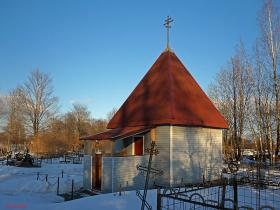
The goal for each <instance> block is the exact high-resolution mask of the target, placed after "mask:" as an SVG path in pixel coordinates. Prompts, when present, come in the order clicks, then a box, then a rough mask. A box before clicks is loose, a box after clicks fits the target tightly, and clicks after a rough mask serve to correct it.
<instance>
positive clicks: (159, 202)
mask: <svg viewBox="0 0 280 210" xmlns="http://www.w3.org/2000/svg"><path fill="white" fill-rule="evenodd" d="M157 210H161V195H160V188H159V187H158V188H157Z"/></svg>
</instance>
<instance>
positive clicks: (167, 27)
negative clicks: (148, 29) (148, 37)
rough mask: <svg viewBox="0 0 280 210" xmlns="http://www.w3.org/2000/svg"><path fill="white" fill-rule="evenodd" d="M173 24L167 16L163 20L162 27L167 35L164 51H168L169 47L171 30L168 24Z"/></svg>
mask: <svg viewBox="0 0 280 210" xmlns="http://www.w3.org/2000/svg"><path fill="white" fill-rule="evenodd" d="M171 22H173V19H172V18H171V17H170V16H167V17H166V19H165V23H164V26H165V28H166V33H167V44H166V50H170V46H169V29H170V28H171V25H170V23H171Z"/></svg>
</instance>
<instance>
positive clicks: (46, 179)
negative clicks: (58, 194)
mask: <svg viewBox="0 0 280 210" xmlns="http://www.w3.org/2000/svg"><path fill="white" fill-rule="evenodd" d="M47 181H48V174H46V182H47Z"/></svg>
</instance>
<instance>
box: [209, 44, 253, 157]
mask: <svg viewBox="0 0 280 210" xmlns="http://www.w3.org/2000/svg"><path fill="white" fill-rule="evenodd" d="M251 74H252V67H251V64H250V62H249V59H248V56H247V54H246V51H245V49H244V46H243V44H242V42H240V44H239V45H238V46H237V48H236V53H235V55H234V56H233V57H232V58H231V59H230V62H229V64H228V66H227V68H225V69H223V70H221V72H220V73H219V74H218V75H217V78H216V82H215V84H212V85H211V86H210V87H209V95H210V97H211V98H212V100H213V102H214V103H215V104H216V106H217V107H218V109H219V110H220V111H221V113H222V114H223V115H224V116H225V118H226V119H227V121H228V123H229V127H230V129H229V132H228V135H229V138H228V139H229V140H230V142H228V143H229V144H230V145H232V147H233V148H232V149H233V153H234V155H235V158H236V159H240V156H241V147H242V145H243V141H242V140H243V137H244V131H245V129H246V124H247V119H246V115H247V113H248V107H249V103H250V98H251V94H252V77H251Z"/></svg>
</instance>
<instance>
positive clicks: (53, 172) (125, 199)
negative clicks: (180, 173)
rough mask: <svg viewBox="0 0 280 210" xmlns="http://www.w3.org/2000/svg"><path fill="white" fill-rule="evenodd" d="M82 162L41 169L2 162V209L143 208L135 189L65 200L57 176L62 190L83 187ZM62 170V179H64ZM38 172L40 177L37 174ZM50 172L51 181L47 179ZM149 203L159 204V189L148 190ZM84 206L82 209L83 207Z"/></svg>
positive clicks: (110, 209)
mask: <svg viewBox="0 0 280 210" xmlns="http://www.w3.org/2000/svg"><path fill="white" fill-rule="evenodd" d="M82 167H83V166H82V164H59V163H54V164H48V163H44V162H43V163H42V167H41V168H21V167H15V166H6V165H1V164H0V210H7V209H26V210H49V209H54V210H66V209H67V210H76V209H83V210H99V209H102V210H103V209H104V210H122V209H129V210H132V209H140V206H141V202H140V200H139V199H138V197H137V196H136V194H135V191H131V192H125V193H122V195H121V196H119V194H118V193H115V194H105V195H97V196H90V197H85V198H81V199H77V200H72V201H67V202H65V201H64V200H63V198H62V197H60V196H57V195H56V190H57V184H56V183H57V177H60V193H63V192H70V191H71V183H72V179H73V180H74V188H75V189H79V188H80V187H81V186H82ZM62 171H63V178H62ZM38 172H39V180H37V174H38ZM46 174H48V181H46ZM148 202H149V204H151V205H152V206H153V207H154V208H155V206H156V203H155V202H156V191H155V190H152V191H149V193H148ZM81 207H82V208H81ZM154 208H153V209H154Z"/></svg>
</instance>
